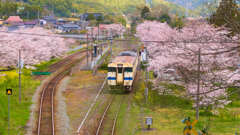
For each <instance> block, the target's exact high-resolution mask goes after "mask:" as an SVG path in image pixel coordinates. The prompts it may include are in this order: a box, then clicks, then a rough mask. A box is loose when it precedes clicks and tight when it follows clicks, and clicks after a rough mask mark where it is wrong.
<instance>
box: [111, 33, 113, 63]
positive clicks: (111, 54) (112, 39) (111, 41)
mask: <svg viewBox="0 0 240 135" xmlns="http://www.w3.org/2000/svg"><path fill="white" fill-rule="evenodd" d="M112 40H113V37H112V29H110V48H111V52H110V58H111V59H112Z"/></svg>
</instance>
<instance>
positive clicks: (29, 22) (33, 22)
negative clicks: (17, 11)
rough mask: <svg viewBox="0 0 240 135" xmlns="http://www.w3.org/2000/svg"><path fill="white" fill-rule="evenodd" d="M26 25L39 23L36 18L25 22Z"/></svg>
mask: <svg viewBox="0 0 240 135" xmlns="http://www.w3.org/2000/svg"><path fill="white" fill-rule="evenodd" d="M24 24H25V25H36V24H37V21H36V20H34V21H27V22H24Z"/></svg>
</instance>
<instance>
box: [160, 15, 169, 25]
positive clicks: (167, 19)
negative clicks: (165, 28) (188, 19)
mask: <svg viewBox="0 0 240 135" xmlns="http://www.w3.org/2000/svg"><path fill="white" fill-rule="evenodd" d="M158 21H160V22H167V23H168V24H171V17H170V16H169V15H168V14H163V15H161V16H160V17H159V18H158Z"/></svg>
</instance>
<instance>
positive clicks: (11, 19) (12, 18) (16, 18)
mask: <svg viewBox="0 0 240 135" xmlns="http://www.w3.org/2000/svg"><path fill="white" fill-rule="evenodd" d="M6 22H8V23H18V22H23V20H22V19H21V18H20V17H19V16H9V17H8V19H7V20H6Z"/></svg>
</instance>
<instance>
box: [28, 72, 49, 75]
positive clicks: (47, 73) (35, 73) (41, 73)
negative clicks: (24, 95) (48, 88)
mask: <svg viewBox="0 0 240 135" xmlns="http://www.w3.org/2000/svg"><path fill="white" fill-rule="evenodd" d="M50 74H51V72H32V75H50Z"/></svg>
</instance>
